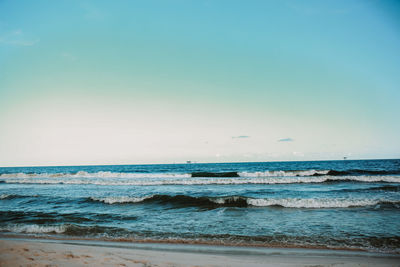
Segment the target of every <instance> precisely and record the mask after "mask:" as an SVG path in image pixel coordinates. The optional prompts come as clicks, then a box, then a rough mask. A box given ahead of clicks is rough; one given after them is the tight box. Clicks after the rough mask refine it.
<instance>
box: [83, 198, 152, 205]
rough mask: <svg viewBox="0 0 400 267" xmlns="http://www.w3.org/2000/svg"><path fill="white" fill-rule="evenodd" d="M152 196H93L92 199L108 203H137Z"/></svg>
mask: <svg viewBox="0 0 400 267" xmlns="http://www.w3.org/2000/svg"><path fill="white" fill-rule="evenodd" d="M151 197H152V196H147V197H126V196H125V197H104V198H96V197H91V198H90V199H92V200H94V201H100V202H104V203H106V204H114V203H137V202H141V201H143V200H145V199H146V198H151Z"/></svg>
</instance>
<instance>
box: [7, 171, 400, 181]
mask: <svg viewBox="0 0 400 267" xmlns="http://www.w3.org/2000/svg"><path fill="white" fill-rule="evenodd" d="M396 174H400V170H388V171H387V170H361V169H351V170H314V169H312V170H266V171H256V172H247V171H243V172H238V171H226V172H207V171H197V172H191V173H179V172H177V173H172V172H135V171H131V172H127V171H121V172H111V171H98V172H87V171H78V172H70V173H35V172H18V173H2V174H0V179H8V178H21V179H29V178H190V177H203V178H207V177H214V178H218V177H225V178H227V177H231V178H232V177H243V178H248V177H251V178H261V177H308V176H363V175H368V176H376V175H396ZM0 182H1V181H0Z"/></svg>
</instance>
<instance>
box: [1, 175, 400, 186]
mask: <svg viewBox="0 0 400 267" xmlns="http://www.w3.org/2000/svg"><path fill="white" fill-rule="evenodd" d="M2 180H3V181H4V182H5V183H19V184H76V185H89V184H91V185H104V186H108V185H134V186H153V185H211V184H216V185H231V184H232V185H239V184H295V183H323V182H326V181H339V182H340V181H347V180H348V181H355V182H369V183H371V182H388V183H400V176H314V177H313V176H304V177H260V178H250V177H249V178H241V177H239V178H179V179H176V178H175V179H164V178H152V179H145V178H140V179H139V178H130V179H117V178H115V179H113V178H107V179H105V178H104V179H101V178H75V179H64V178H63V179H53V178H46V179H38V178H25V179H21V178H8V179H2Z"/></svg>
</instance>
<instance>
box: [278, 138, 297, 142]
mask: <svg viewBox="0 0 400 267" xmlns="http://www.w3.org/2000/svg"><path fill="white" fill-rule="evenodd" d="M293 141H294V140H293V139H292V138H289V137H288V138H282V139H279V140H278V142H293Z"/></svg>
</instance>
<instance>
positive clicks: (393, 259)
mask: <svg viewBox="0 0 400 267" xmlns="http://www.w3.org/2000/svg"><path fill="white" fill-rule="evenodd" d="M0 266H146V267H150V266H169V267H170V266H238V267H239V266H400V255H391V254H380V253H367V252H360V251H338V250H317V249H291V248H281V249H278V248H249V247H224V246H209V245H174V244H153V243H151V244H140V243H126V242H124V243H121V242H104V241H84V240H44V239H5V238H3V239H0Z"/></svg>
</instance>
